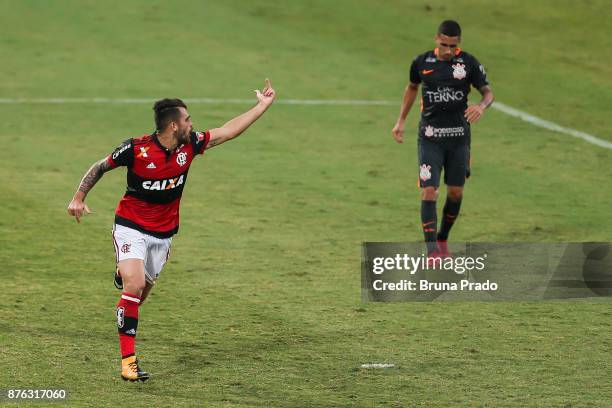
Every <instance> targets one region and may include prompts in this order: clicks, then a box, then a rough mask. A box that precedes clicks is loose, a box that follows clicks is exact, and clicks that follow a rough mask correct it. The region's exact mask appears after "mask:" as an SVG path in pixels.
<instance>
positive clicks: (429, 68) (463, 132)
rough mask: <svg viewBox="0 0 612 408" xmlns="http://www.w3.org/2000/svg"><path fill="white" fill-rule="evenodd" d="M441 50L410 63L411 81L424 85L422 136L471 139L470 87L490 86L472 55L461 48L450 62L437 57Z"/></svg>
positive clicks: (437, 138)
mask: <svg viewBox="0 0 612 408" xmlns="http://www.w3.org/2000/svg"><path fill="white" fill-rule="evenodd" d="M436 55H437V49H436V50H432V51H427V52H426V53H424V54H421V55H419V56H417V57H416V58H415V59H414V61H412V65H411V66H410V82H412V83H414V84H421V83H422V84H423V90H422V98H421V123H420V125H419V137H422V138H425V139H429V140H433V141H444V140H459V139H458V138H461V139H463V140H467V141H468V142H469V137H470V125H469V123H468V122H467V120H466V119H465V117H464V112H465V110H466V109H467V101H468V94H469V93H470V86H473V87H474V88H476V89H479V88H481V87H483V86H485V85H488V82H487V75H486V73H485V70H484V68H483V66H482V65H480V63H479V62H478V60H477V59H476V58H475V57H474V56H473V55H471V54H468V53H467V52H465V51H462V50H460V49H457V50H456V52H455V56H454V57H453V58H452V60H450V61H441V60H438V58H437V57H436Z"/></svg>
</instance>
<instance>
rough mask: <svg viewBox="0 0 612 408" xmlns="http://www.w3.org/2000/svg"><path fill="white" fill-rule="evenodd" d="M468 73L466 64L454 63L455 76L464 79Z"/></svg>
mask: <svg viewBox="0 0 612 408" xmlns="http://www.w3.org/2000/svg"><path fill="white" fill-rule="evenodd" d="M466 75H467V73H466V72H465V64H455V65H453V78H455V79H463V78H465V76H466Z"/></svg>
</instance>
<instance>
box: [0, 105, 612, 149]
mask: <svg viewBox="0 0 612 408" xmlns="http://www.w3.org/2000/svg"><path fill="white" fill-rule="evenodd" d="M154 101H155V99H154V98H0V104H5V105H19V104H78V103H86V104H107V105H122V104H145V103H153V102H154ZM184 101H185V102H186V103H193V104H238V105H248V104H253V103H254V101H253V99H231V98H230V99H224V98H185V99H184ZM275 103H276V104H280V105H310V106H324V105H335V106H395V105H399V102H397V101H395V102H392V101H385V100H365V99H279V100H277V101H276V102H275ZM492 108H494V109H497V110H498V111H500V112H502V113H505V114H506V115H509V116H512V117H515V118H518V119H520V120H522V121H524V122H528V123H531V124H532V125H535V126H538V127H541V128H544V129H547V130H551V131H553V132H558V133H563V134H565V135H568V136H572V137H575V138H578V139H582V140H584V141H586V142H588V143H591V144H594V145H596V146H600V147H603V148H605V149H612V142H609V141H607V140H603V139H600V138H598V137H597V136H593V135H590V134H588V133H585V132H582V131H580V130H576V129H572V128H566V127H564V126H561V125H559V124H557V123H554V122H550V121H548V120H544V119H542V118H539V117H537V116H534V115H531V114H529V113H527V112H523V111H520V110H518V109H515V108H513V107H511V106H508V105H506V104H503V103H501V102H495V103H493V105H492Z"/></svg>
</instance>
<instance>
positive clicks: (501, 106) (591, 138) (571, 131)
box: [491, 102, 612, 149]
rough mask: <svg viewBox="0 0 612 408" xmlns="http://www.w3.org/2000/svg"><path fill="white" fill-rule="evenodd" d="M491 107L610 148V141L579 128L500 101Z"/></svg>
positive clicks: (611, 143)
mask: <svg viewBox="0 0 612 408" xmlns="http://www.w3.org/2000/svg"><path fill="white" fill-rule="evenodd" d="M491 107H493V108H495V109H497V110H498V111H501V112H503V113H505V114H506V115H510V116H513V117H515V118H519V119H520V120H522V121H525V122H529V123H531V124H533V125H536V126H539V127H542V128H544V129H548V130H552V131H553V132H559V133H563V134H566V135H569V136H573V137H577V138H578V139H582V140H585V141H587V142H589V143H592V144H594V145H597V146H601V147H605V148H606V149H612V142H608V141H607V140H603V139H600V138H598V137H596V136H593V135H589V134H588V133H585V132H581V131H580V130H576V129H571V128H566V127H563V126H561V125H558V124H556V123H554V122H549V121H547V120H544V119H541V118H538V117H537V116H533V115H530V114H529V113H527V112H523V111H520V110H518V109H514V108H513V107H511V106H508V105H505V104H503V103H501V102H494V103H493V105H491Z"/></svg>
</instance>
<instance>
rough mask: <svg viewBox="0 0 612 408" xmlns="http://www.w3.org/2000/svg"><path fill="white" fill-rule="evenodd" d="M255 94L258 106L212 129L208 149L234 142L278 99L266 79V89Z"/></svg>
mask: <svg viewBox="0 0 612 408" xmlns="http://www.w3.org/2000/svg"><path fill="white" fill-rule="evenodd" d="M255 94H256V95H257V99H258V102H257V105H255V106H254V107H252V108H251V109H249V110H248V111H246V112H245V113H243V114H242V115H239V116H236V117H235V118H234V119H232V120H230V121H229V122H227V123H226V124H224V125H223V126H221V127H219V128H215V129H211V130H210V131H209V133H210V140H209V141H208V144H207V145H206V148H207V149H210V148H211V147H215V146H218V145H220V144H221V143H225V142H227V141H228V140H232V139H234V138H235V137H238V136H240V134H241V133H242V132H244V131H245V130H246V129H247V128H248V127H249V126H251V125H252V124H253V123H254V122H255V121H256V120H257V119H259V117H260V116H261V115H263V114H264V112H265V111H266V110H268V108H269V107H270V105H272V102H274V98H275V97H276V92H275V91H274V89H273V88H272V85H271V84H270V80H269V79H266V83H265V86H264V89H263V90H261V91H259V90H255Z"/></svg>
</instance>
